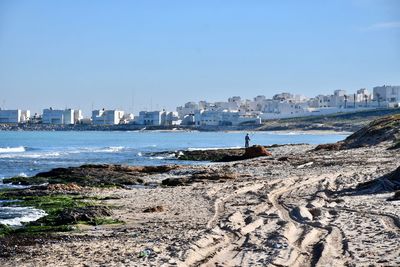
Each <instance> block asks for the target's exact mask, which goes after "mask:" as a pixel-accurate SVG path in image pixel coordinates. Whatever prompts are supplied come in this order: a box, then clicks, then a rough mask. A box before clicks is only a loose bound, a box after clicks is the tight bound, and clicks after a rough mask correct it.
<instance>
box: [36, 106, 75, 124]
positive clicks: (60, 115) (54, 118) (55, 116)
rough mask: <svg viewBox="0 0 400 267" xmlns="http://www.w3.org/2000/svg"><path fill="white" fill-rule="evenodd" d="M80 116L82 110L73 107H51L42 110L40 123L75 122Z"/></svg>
mask: <svg viewBox="0 0 400 267" xmlns="http://www.w3.org/2000/svg"><path fill="white" fill-rule="evenodd" d="M80 117H82V111H80V110H73V109H65V110H60V109H53V108H48V109H44V110H43V115H42V123H44V124H75V123H78V122H79V120H80V119H81V118H80Z"/></svg>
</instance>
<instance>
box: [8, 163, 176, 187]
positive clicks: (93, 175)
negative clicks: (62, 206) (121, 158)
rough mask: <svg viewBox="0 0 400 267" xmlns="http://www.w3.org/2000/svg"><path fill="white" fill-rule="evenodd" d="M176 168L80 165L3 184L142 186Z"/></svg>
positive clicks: (19, 178) (10, 179) (173, 166)
mask: <svg viewBox="0 0 400 267" xmlns="http://www.w3.org/2000/svg"><path fill="white" fill-rule="evenodd" d="M176 168H178V166H176V165H171V166H122V165H107V164H102V165H82V166H80V167H69V168H56V169H53V170H51V171H48V172H41V173H38V174H37V175H35V176H33V177H14V178H9V179H4V180H3V182H4V183H12V184H22V185H38V184H43V183H49V184H71V183H73V184H75V185H78V186H99V187H103V186H105V187H107V186H125V185H138V184H143V182H144V180H143V177H144V176H146V175H150V174H155V173H165V172H168V171H170V170H173V169H176Z"/></svg>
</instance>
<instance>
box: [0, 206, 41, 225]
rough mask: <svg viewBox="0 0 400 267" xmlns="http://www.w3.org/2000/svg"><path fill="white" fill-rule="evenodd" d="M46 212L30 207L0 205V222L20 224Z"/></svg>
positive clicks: (38, 217)
mask: <svg viewBox="0 0 400 267" xmlns="http://www.w3.org/2000/svg"><path fill="white" fill-rule="evenodd" d="M46 215H47V213H46V212H44V211H43V210H39V209H35V208H30V207H0V224H5V225H10V226H21V225H22V223H26V222H33V221H36V220H38V219H40V218H42V217H44V216H46Z"/></svg>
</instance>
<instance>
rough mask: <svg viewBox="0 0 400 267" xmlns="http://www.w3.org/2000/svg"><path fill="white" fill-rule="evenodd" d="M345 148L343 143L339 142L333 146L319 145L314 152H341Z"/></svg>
mask: <svg viewBox="0 0 400 267" xmlns="http://www.w3.org/2000/svg"><path fill="white" fill-rule="evenodd" d="M342 146H343V143H342V142H337V143H333V144H321V145H318V146H317V147H316V148H315V149H314V150H315V151H318V150H328V151H336V150H340V149H341V148H342Z"/></svg>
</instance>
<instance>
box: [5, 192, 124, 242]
mask: <svg viewBox="0 0 400 267" xmlns="http://www.w3.org/2000/svg"><path fill="white" fill-rule="evenodd" d="M18 192H21V191H20V190H15V189H7V190H2V191H0V200H18V202H5V203H2V205H3V206H19V207H33V208H37V209H41V210H43V211H45V212H46V213H47V215H46V216H44V217H42V218H40V219H39V220H37V221H34V222H30V223H25V224H24V226H23V227H19V228H12V227H9V226H6V225H0V236H4V235H7V234H11V233H29V234H38V233H44V232H65V231H71V230H74V229H76V227H74V226H73V225H75V224H78V223H79V224H88V225H101V224H116V223H121V221H118V220H115V219H113V218H110V216H111V212H108V211H109V207H108V206H105V205H101V204H100V203H99V202H98V201H97V200H96V197H82V196H79V195H60V194H57V195H19V194H18Z"/></svg>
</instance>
